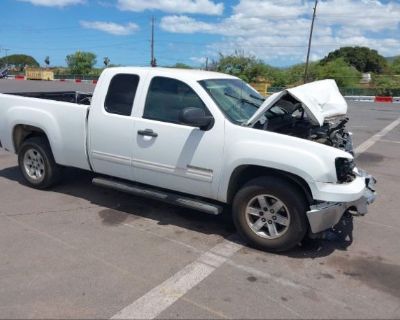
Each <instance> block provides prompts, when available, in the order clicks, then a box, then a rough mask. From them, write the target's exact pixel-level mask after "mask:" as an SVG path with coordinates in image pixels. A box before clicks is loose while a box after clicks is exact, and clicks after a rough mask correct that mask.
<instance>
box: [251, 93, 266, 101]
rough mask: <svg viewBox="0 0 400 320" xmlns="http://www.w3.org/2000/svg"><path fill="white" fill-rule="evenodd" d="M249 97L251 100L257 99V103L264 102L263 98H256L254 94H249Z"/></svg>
mask: <svg viewBox="0 0 400 320" xmlns="http://www.w3.org/2000/svg"><path fill="white" fill-rule="evenodd" d="M249 96H250V97H251V98H253V99H257V100H259V101H265V98H260V97H257V96H255V95H254V94H249Z"/></svg>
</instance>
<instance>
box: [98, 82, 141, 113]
mask: <svg viewBox="0 0 400 320" xmlns="http://www.w3.org/2000/svg"><path fill="white" fill-rule="evenodd" d="M138 83H139V76H137V75H135V74H117V75H115V76H114V77H113V78H112V79H111V82H110V86H109V87H108V92H107V96H106V101H105V103H104V108H105V109H106V111H107V112H109V113H114V114H120V115H123V116H130V115H131V113H132V107H133V101H134V100H135V95H136V90H137V87H138Z"/></svg>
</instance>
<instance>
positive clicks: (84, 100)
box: [6, 91, 93, 105]
mask: <svg viewBox="0 0 400 320" xmlns="http://www.w3.org/2000/svg"><path fill="white" fill-rule="evenodd" d="M6 94H11V95H15V96H22V97H30V98H39V99H47V100H54V101H63V102H71V103H76V104H83V105H90V102H91V99H92V96H93V94H92V93H88V92H80V91H55V92H15V93H6Z"/></svg>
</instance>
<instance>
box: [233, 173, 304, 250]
mask: <svg viewBox="0 0 400 320" xmlns="http://www.w3.org/2000/svg"><path fill="white" fill-rule="evenodd" d="M261 195H270V196H272V197H268V196H266V199H267V201H270V203H273V201H276V200H275V199H274V198H276V199H279V200H280V201H281V203H283V205H284V207H282V208H283V209H280V211H279V212H280V213H281V214H280V217H282V216H283V217H284V218H286V220H285V223H287V224H288V225H287V226H283V225H279V224H276V223H275V222H273V224H274V228H275V231H276V230H277V228H280V231H281V232H282V235H280V236H277V235H278V233H277V234H276V235H273V234H272V233H271V234H272V235H273V236H276V238H271V234H269V227H270V226H269V225H267V224H265V225H263V226H262V229H260V231H259V232H258V233H257V231H255V230H253V229H252V227H251V226H250V224H252V225H253V228H254V227H255V228H257V227H256V226H255V225H254V224H255V221H257V220H258V219H261V218H263V217H265V218H267V223H271V220H272V219H271V217H273V218H274V219H276V218H277V217H276V216H277V215H278V213H275V217H274V216H273V215H272V213H271V212H269V211H268V210H267V211H266V213H265V212H262V211H260V212H259V213H256V215H257V214H263V216H262V217H257V216H254V217H253V215H247V214H246V208H248V205H249V204H250V203H252V204H253V206H254V205H257V203H259V200H258V198H256V200H253V199H254V198H255V197H257V196H261ZM264 199H265V197H264ZM252 201H256V202H252ZM271 206H272V205H271ZM250 207H251V209H254V208H253V207H252V205H250ZM232 208H233V209H232V214H233V221H234V223H235V226H236V228H237V230H238V232H239V234H240V235H241V236H242V237H243V238H244V240H245V241H246V242H247V243H248V244H249V245H250V246H252V247H254V248H257V249H261V250H265V251H270V252H281V251H287V250H289V249H292V248H293V247H295V246H296V245H297V244H299V243H300V242H301V241H302V240H303V238H304V236H305V235H306V232H307V229H308V223H307V220H306V211H307V204H306V200H305V197H304V196H303V194H302V191H301V190H300V188H297V187H296V186H295V185H293V184H291V183H290V182H288V181H286V180H285V179H283V178H280V177H275V176H266V177H260V178H256V179H253V180H251V181H249V182H248V183H246V184H245V185H244V186H243V187H242V188H241V189H240V190H239V191H238V192H237V194H236V195H235V197H234V199H233V205H232ZM269 208H270V207H269ZM256 210H258V209H256ZM260 210H263V209H260ZM286 211H288V213H287V212H286ZM272 212H273V210H272ZM266 214H268V215H269V216H268V217H269V218H268V217H267V216H266ZM288 217H290V218H288ZM250 219H254V223H253V221H250ZM263 221H265V220H263ZM261 224H263V222H261ZM271 224H272V223H271ZM271 227H272V226H271ZM260 233H261V234H262V235H260ZM267 237H270V238H267Z"/></svg>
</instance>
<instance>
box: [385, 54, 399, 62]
mask: <svg viewBox="0 0 400 320" xmlns="http://www.w3.org/2000/svg"><path fill="white" fill-rule="evenodd" d="M398 57H400V55H398V56H394V57H385V59H386V61H387V62H393V60H394V59H396V58H398Z"/></svg>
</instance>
